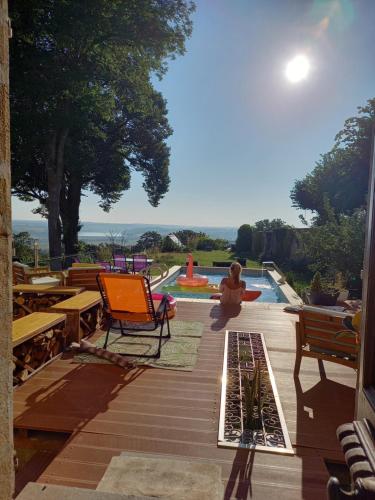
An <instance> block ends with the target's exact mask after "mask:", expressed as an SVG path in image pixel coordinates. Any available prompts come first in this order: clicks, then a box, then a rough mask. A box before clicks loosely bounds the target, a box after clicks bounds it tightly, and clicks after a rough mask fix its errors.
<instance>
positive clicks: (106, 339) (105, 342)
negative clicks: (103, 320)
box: [103, 322, 112, 349]
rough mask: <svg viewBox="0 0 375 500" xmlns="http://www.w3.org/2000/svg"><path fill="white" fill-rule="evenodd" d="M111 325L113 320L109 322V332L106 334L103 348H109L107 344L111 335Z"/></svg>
mask: <svg viewBox="0 0 375 500" xmlns="http://www.w3.org/2000/svg"><path fill="white" fill-rule="evenodd" d="M111 326H112V323H111V322H109V324H108V330H107V334H106V336H105V341H104V345H103V349H106V348H107V344H108V337H109V331H110V330H111Z"/></svg>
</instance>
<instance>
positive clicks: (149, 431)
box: [14, 302, 356, 500]
mask: <svg viewBox="0 0 375 500" xmlns="http://www.w3.org/2000/svg"><path fill="white" fill-rule="evenodd" d="M178 319H182V320H188V319H194V320H197V321H202V322H203V323H204V325H205V328H204V334H203V338H202V342H201V346H200V350H199V359H198V363H197V365H196V367H195V368H194V371H193V372H181V371H180V372H179V371H171V370H162V369H154V368H138V369H134V370H132V371H129V372H127V371H124V370H122V369H121V368H118V367H116V366H112V365H98V364H96V365H95V364H86V365H79V364H74V363H72V360H71V359H60V360H57V361H55V362H53V363H51V364H50V365H49V366H48V367H46V368H45V369H43V370H41V371H40V373H38V374H37V375H35V376H34V377H33V378H31V379H30V380H29V381H27V382H26V383H25V384H24V385H23V386H22V387H20V388H19V389H17V390H16V391H15V394H14V422H15V427H16V428H21V429H41V430H47V431H57V432H69V433H71V437H70V438H69V440H68V442H67V444H66V445H65V447H64V448H63V449H62V451H61V452H60V453H59V454H58V455H57V456H56V457H55V458H54V459H53V461H52V462H51V463H50V464H49V465H48V466H47V467H46V468H45V470H44V472H43V473H42V475H41V476H40V478H39V481H40V482H45V483H53V484H64V485H70V486H79V487H84V488H93V489H95V488H96V486H97V484H98V482H99V481H100V479H101V477H102V475H103V474H104V471H105V470H106V467H107V466H108V464H109V462H110V460H111V457H113V456H115V455H119V454H120V453H121V452H122V451H126V450H128V451H138V452H144V453H152V454H160V455H164V456H166V455H168V456H175V457H184V458H185V459H188V460H202V461H206V462H214V463H217V464H220V465H221V467H222V476H223V482H224V489H225V496H224V498H225V499H230V498H233V499H234V498H237V499H242V500H244V499H247V498H255V499H260V498H262V499H273V498H275V499H276V498H277V499H278V500H282V499H285V500H286V499H288V500H290V499H299V498H304V499H314V500H315V499H320V498H325V485H326V482H327V479H328V473H327V470H326V467H325V465H324V459H325V458H326V459H329V460H332V461H335V460H336V461H337V460H342V456H341V452H340V450H339V447H338V443H337V441H336V436H335V430H336V428H337V426H338V425H339V424H341V423H344V422H347V421H351V420H352V419H353V414H354V396H355V391H354V388H355V380H356V374H355V372H354V370H352V369H351V368H347V367H343V366H340V365H337V364H334V363H324V368H325V370H323V371H321V372H319V366H318V362H317V361H316V360H314V359H307V358H306V359H303V360H302V365H301V372H300V377H299V379H297V380H294V378H293V367H294V359H295V333H294V323H295V320H296V316H295V315H292V314H288V313H284V312H283V311H282V307H281V305H278V304H261V303H259V304H257V303H253V304H247V305H246V306H245V307H243V308H242V311H241V313H240V314H239V315H238V316H236V317H227V316H225V315H224V314H223V312H222V311H221V308H220V306H219V305H216V304H215V305H212V304H207V303H206V304H198V303H187V302H180V303H179V304H178ZM228 328H232V329H238V330H244V331H246V330H253V331H260V332H262V333H263V334H264V336H265V340H266V345H267V349H268V353H269V356H270V360H271V365H272V368H273V372H274V375H275V379H276V384H277V387H278V391H279V395H280V399H281V403H282V407H283V410H284V415H285V419H286V422H287V427H288V430H289V434H290V438H291V441H292V444H293V446H294V447H295V450H296V455H295V456H293V457H287V456H279V455H274V454H271V453H259V452H256V453H254V452H249V451H247V450H239V451H236V450H230V449H219V448H218V447H217V431H218V416H219V404H220V388H221V379H220V377H221V370H222V358H223V345H224V332H225V330H226V329H228Z"/></svg>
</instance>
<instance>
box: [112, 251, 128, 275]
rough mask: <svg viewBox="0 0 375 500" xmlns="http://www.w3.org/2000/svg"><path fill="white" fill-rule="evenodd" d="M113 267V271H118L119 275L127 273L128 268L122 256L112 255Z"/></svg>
mask: <svg viewBox="0 0 375 500" xmlns="http://www.w3.org/2000/svg"><path fill="white" fill-rule="evenodd" d="M113 266H114V268H115V271H119V272H120V273H127V272H128V266H127V264H126V257H125V255H122V254H114V255H113Z"/></svg>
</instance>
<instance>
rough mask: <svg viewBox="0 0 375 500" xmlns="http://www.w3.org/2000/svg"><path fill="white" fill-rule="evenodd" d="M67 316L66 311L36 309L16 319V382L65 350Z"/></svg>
mask: <svg viewBox="0 0 375 500" xmlns="http://www.w3.org/2000/svg"><path fill="white" fill-rule="evenodd" d="M65 320H66V315H65V314H61V313H46V312H34V313H32V314H29V315H28V316H25V317H24V318H20V319H17V320H15V321H13V327H12V341H13V364H14V366H13V380H14V383H15V384H16V383H19V382H23V381H25V380H26V379H27V378H28V377H29V375H30V374H31V373H33V372H34V371H35V370H37V369H38V368H39V367H40V366H42V365H43V364H45V363H46V362H47V361H49V360H51V359H53V358H54V357H56V356H57V355H58V354H59V353H61V352H62V351H63V350H64V347H65V335H66V332H65V329H64V327H65Z"/></svg>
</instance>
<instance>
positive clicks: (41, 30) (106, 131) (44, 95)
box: [10, 0, 194, 253]
mask: <svg viewBox="0 0 375 500" xmlns="http://www.w3.org/2000/svg"><path fill="white" fill-rule="evenodd" d="M193 10H194V4H193V3H192V2H190V1H188V0H186V1H185V0H179V1H178V2H176V1H174V0H164V1H159V0H158V1H151V0H146V1H144V2H134V1H127V0H116V1H112V0H90V2H77V1H75V0H62V1H50V0H30V1H28V2H24V1H23V0H14V1H13V2H12V3H11V4H10V17H11V18H12V25H13V33H14V35H13V39H12V40H11V42H10V58H11V74H10V80H11V85H10V89H11V95H10V98H11V113H12V115H11V121H12V155H13V156H12V169H13V172H12V182H13V193H14V194H15V195H17V196H19V197H20V198H21V199H23V200H26V201H30V200H33V199H36V200H38V201H39V202H40V203H41V206H42V208H41V211H42V213H43V214H45V215H46V216H47V217H48V219H49V224H50V226H51V228H53V231H52V232H50V250H51V247H53V249H52V250H53V252H57V253H58V252H59V251H60V249H59V247H61V244H60V235H59V234H56V233H58V232H59V231H60V230H61V225H62V229H63V233H64V243H65V246H66V251H67V253H69V252H72V251H73V250H75V249H76V246H77V240H78V238H77V233H78V228H79V204H80V200H81V195H82V192H83V191H84V190H89V191H92V192H93V193H95V194H97V195H98V196H99V198H100V200H101V201H100V205H101V207H102V208H103V209H104V210H109V209H110V208H111V206H112V205H113V203H115V202H116V201H118V200H119V198H120V196H121V194H122V193H123V191H125V190H127V189H129V187H130V176H131V171H133V170H135V171H137V172H140V173H142V175H143V177H144V182H143V187H144V189H145V191H146V192H147V195H148V200H149V202H150V204H151V205H152V206H157V205H158V203H159V201H160V199H161V198H162V197H163V196H164V195H165V193H166V192H167V191H168V188H169V173H168V166H169V147H168V146H167V144H166V140H167V138H168V137H169V136H170V135H171V133H172V130H171V128H170V127H169V124H168V120H167V108H166V102H165V100H164V99H163V97H162V95H161V94H160V92H157V91H156V90H155V89H154V87H153V84H152V76H153V75H155V74H156V75H157V76H159V77H161V76H162V75H163V74H164V73H165V72H166V70H167V63H166V61H167V60H168V58H174V57H175V55H177V54H183V53H184V51H185V45H184V44H185V39H186V38H187V37H189V36H190V34H191V30H192V22H191V19H190V16H191V14H192V12H193ZM30 123H32V126H30ZM51 235H54V237H53V238H52V237H51Z"/></svg>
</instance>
